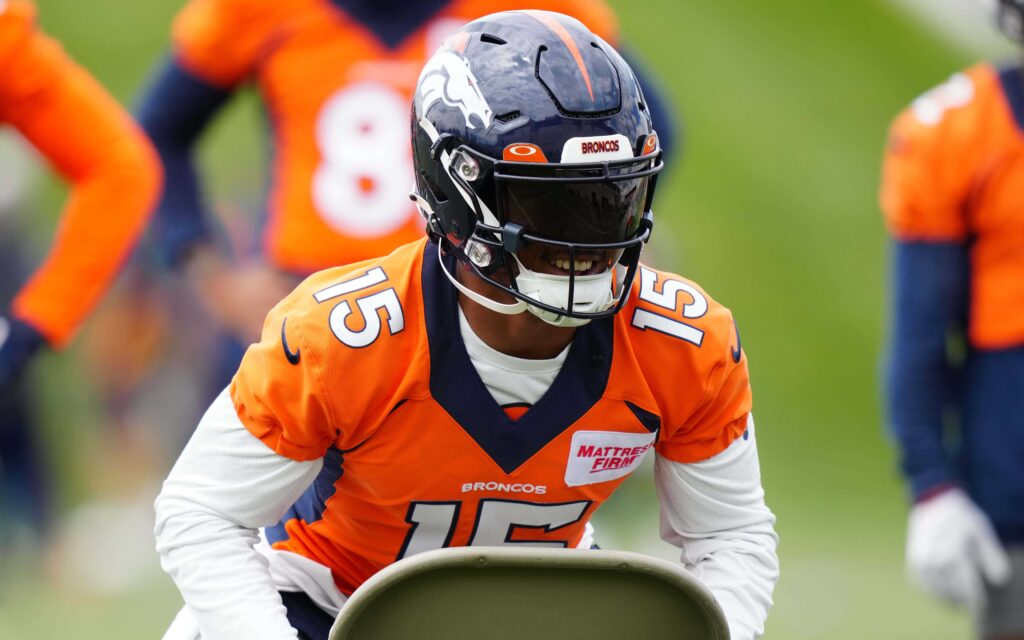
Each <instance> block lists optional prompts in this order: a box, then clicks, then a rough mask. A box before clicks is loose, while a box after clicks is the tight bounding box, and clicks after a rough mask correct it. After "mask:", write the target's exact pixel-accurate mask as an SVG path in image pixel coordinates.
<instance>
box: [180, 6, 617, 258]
mask: <svg viewBox="0 0 1024 640" xmlns="http://www.w3.org/2000/svg"><path fill="white" fill-rule="evenodd" d="M529 4H530V6H531V7H532V8H537V9H548V10H552V11H559V12H562V13H567V14H572V15H575V16H576V17H578V18H579V19H580V20H581V21H582V22H584V23H586V24H587V25H588V26H589V27H590V28H591V29H592V30H593V31H594V32H595V33H597V34H599V35H601V36H602V37H603V38H605V39H606V40H609V41H614V39H615V35H616V33H615V31H616V25H615V22H614V19H613V17H612V14H611V11H610V10H609V9H608V7H606V6H605V5H604V3H603V2H600V1H597V0H538V1H536V2H531V3H529ZM520 5H521V3H517V2H513V1H512V0H453V1H452V2H450V3H448V4H447V5H446V6H444V7H443V8H442V9H441V10H440V11H439V12H438V13H437V14H436V15H434V16H433V17H432V18H430V19H429V20H427V21H426V22H425V24H424V26H423V27H422V28H420V29H418V30H417V31H415V32H414V33H413V34H412V35H410V36H409V37H407V38H406V39H405V40H403V41H402V42H401V44H400V45H399V46H397V47H396V48H394V49H391V48H388V46H386V45H385V44H384V43H383V42H381V41H380V40H378V39H377V38H376V37H375V36H374V34H373V32H372V31H370V30H369V29H368V28H367V27H366V26H364V25H363V24H361V23H360V22H359V21H358V20H356V19H355V18H354V17H352V16H350V15H348V14H346V13H345V12H344V11H343V10H342V9H340V8H338V7H337V6H335V5H334V4H332V3H331V2H330V0H294V1H292V2H279V1H276V0H192V1H191V2H190V3H189V4H188V5H187V6H186V7H185V9H184V10H183V11H182V12H181V13H180V15H179V16H178V17H177V19H176V21H175V24H174V32H173V41H174V52H175V57H176V59H177V61H178V62H179V64H181V65H182V66H183V67H184V68H185V69H186V70H188V71H189V72H190V73H191V74H193V75H195V76H196V77H198V78H200V79H202V80H204V81H205V82H207V83H210V84H212V85H214V86H217V87H221V88H230V87H234V86H236V85H238V84H240V83H242V82H245V81H252V82H254V83H255V84H256V86H257V88H258V89H259V92H260V94H261V96H262V98H263V101H264V104H265V105H266V108H267V111H268V115H269V122H270V125H271V127H272V130H273V139H274V158H273V166H272V168H271V173H272V175H271V180H270V184H271V192H270V195H269V201H268V206H267V209H268V212H269V219H268V223H267V226H266V227H265V229H264V235H263V245H264V249H265V253H266V255H267V257H268V260H269V261H270V262H271V263H272V264H274V265H276V266H278V267H280V268H282V269H285V270H288V271H291V272H293V273H302V274H306V273H312V272H313V271H317V270H319V269H323V268H326V267H330V266H333V265H336V264H344V263H348V262H355V261H358V260H365V259H368V258H372V257H375V256H379V255H383V254H385V253H388V252H389V251H391V250H392V249H393V248H394V247H396V246H398V245H400V244H403V243H405V242H409V241H412V240H414V239H416V238H418V237H420V236H421V235H422V234H423V222H422V219H421V217H420V216H419V214H418V213H417V211H416V209H415V207H413V206H412V204H411V203H410V201H409V199H408V192H409V189H410V185H411V184H412V182H413V170H412V155H411V151H410V146H409V105H410V104H411V102H412V94H413V90H414V89H415V85H416V80H417V78H418V76H419V73H420V69H421V68H422V66H423V63H424V62H425V61H426V60H427V59H428V58H429V57H430V55H432V54H433V53H434V51H435V50H436V49H437V48H438V46H439V45H440V44H441V42H442V41H443V39H444V37H445V36H447V35H448V34H449V33H450V32H452V31H455V30H457V29H458V28H459V27H461V26H462V25H464V24H465V23H467V22H470V21H471V20H473V19H475V18H478V17H480V16H482V15H485V14H488V13H492V12H496V11H503V10H507V9H513V8H517V7H518V6H520Z"/></svg>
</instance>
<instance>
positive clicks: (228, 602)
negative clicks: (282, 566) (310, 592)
mask: <svg viewBox="0 0 1024 640" xmlns="http://www.w3.org/2000/svg"><path fill="white" fill-rule="evenodd" d="M156 538H157V551H158V552H159V554H160V565H161V566H162V567H163V569H164V571H166V572H167V573H168V574H169V575H170V576H171V578H172V579H173V580H174V583H175V584H176V585H177V587H178V590H179V591H180V592H181V595H182V597H183V598H184V600H185V604H187V605H188V606H189V608H190V609H191V610H192V613H193V615H194V616H195V618H196V620H197V621H198V623H199V627H200V629H201V631H202V635H203V638H204V640H217V639H224V640H230V639H234V638H254V639H257V640H263V639H266V640H283V639H285V638H297V637H298V636H297V634H296V632H295V630H294V629H293V628H292V627H291V625H289V624H288V620H287V617H286V614H285V609H284V605H283V604H282V603H281V598H280V596H279V595H278V593H277V589H276V588H275V587H274V584H273V582H272V580H271V578H270V574H269V573H268V571H267V567H266V561H265V560H263V558H262V557H261V556H259V554H258V553H256V551H254V550H253V545H255V544H256V542H257V541H258V535H257V532H256V530H254V529H249V528H246V527H241V526H239V525H237V524H235V523H233V522H230V521H228V520H226V519H225V518H224V517H222V516H219V515H217V514H214V513H205V512H204V511H203V508H202V506H201V505H196V504H192V503H189V501H188V500H187V499H184V498H182V497H181V496H175V495H162V496H161V502H160V503H159V506H158V520H157V528H156Z"/></svg>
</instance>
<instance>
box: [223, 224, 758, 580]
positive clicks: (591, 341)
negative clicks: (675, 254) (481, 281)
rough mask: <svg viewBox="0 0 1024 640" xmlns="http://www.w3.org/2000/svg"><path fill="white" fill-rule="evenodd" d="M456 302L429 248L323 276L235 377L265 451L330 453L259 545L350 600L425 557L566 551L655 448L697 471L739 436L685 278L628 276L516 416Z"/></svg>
mask: <svg viewBox="0 0 1024 640" xmlns="http://www.w3.org/2000/svg"><path fill="white" fill-rule="evenodd" d="M446 260H450V258H446ZM448 268H449V269H453V268H455V266H454V263H453V262H449V263H448ZM457 307H458V298H457V292H456V290H455V288H454V287H453V286H452V285H451V283H449V282H448V280H447V278H446V276H445V275H444V274H443V272H442V271H441V268H440V264H439V261H438V257H437V246H436V245H435V244H432V243H428V242H427V241H426V240H421V241H419V242H415V243H412V244H409V245H405V246H403V247H400V248H399V249H397V250H396V251H395V252H394V253H392V254H391V255H389V256H387V257H385V258H380V259H377V260H373V261H367V262H362V263H359V264H354V265H349V266H345V267H338V268H334V269H330V270H327V271H323V272H320V273H318V274H315V275H314V276H312V277H310V278H309V279H307V280H306V281H305V282H304V283H303V284H302V285H300V286H299V288H298V289H296V291H295V292H294V293H293V294H292V295H291V296H289V297H288V298H286V299H285V300H284V301H282V302H281V303H280V304H279V305H278V306H277V307H275V308H274V310H272V311H271V313H270V315H269V316H268V318H267V321H266V324H265V325H264V332H263V338H262V341H261V342H259V343H257V344H254V345H253V346H251V347H250V348H249V350H248V352H247V353H246V355H245V357H244V359H243V361H242V365H241V367H240V369H239V371H238V373H237V374H236V376H235V378H234V381H233V382H232V385H231V396H232V399H233V401H234V404H235V408H236V410H237V412H238V415H239V417H240V419H241V421H242V422H243V423H244V424H245V426H246V427H247V428H248V429H249V430H250V431H251V432H252V433H253V434H254V435H255V436H257V437H258V438H260V439H261V440H262V441H263V442H264V443H265V444H266V445H267V446H268V447H270V448H271V449H273V450H274V451H276V452H277V453H279V454H281V455H283V456H286V457H288V458H291V459H294V460H311V459H316V458H320V457H325V461H324V467H323V470H322V471H321V473H320V475H319V477H318V478H317V480H316V481H315V482H314V483H313V485H311V486H310V488H309V489H308V490H307V491H306V493H305V494H304V495H303V497H302V498H301V499H300V500H299V501H298V502H297V503H296V504H295V505H294V506H293V507H292V509H291V510H290V512H289V513H288V514H287V515H286V517H285V518H284V520H283V521H282V522H281V523H280V524H279V525H278V526H276V527H272V528H269V529H267V537H268V540H269V541H270V542H271V544H272V545H273V546H274V548H276V549H283V550H288V551H293V552H295V553H298V554H301V555H303V556H306V557H308V558H311V559H313V560H315V561H317V562H319V563H321V564H323V565H325V566H327V567H329V568H330V569H331V570H332V572H333V575H334V579H335V582H336V584H337V586H338V588H339V589H340V590H341V591H342V592H343V593H345V594H349V593H351V592H352V591H353V590H354V589H355V588H356V587H358V586H359V585H360V584H362V582H363V581H365V580H366V579H367V578H369V577H370V576H371V575H373V574H374V573H375V572H376V571H378V570H380V569H381V568H383V567H384V566H386V565H388V564H390V563H392V562H394V561H395V560H397V559H399V558H402V557H405V556H407V555H409V554H412V553H416V552H419V551H424V550H428V549H435V548H441V547H446V546H464V545H499V544H517V543H529V544H534V545H550V546H555V547H565V546H574V545H576V544H577V543H578V542H579V541H580V540H581V538H582V536H583V534H584V529H585V527H586V523H587V522H588V521H589V519H590V517H591V515H592V514H593V513H594V511H595V510H596V509H597V508H598V507H599V506H600V504H601V503H602V502H604V501H605V500H606V499H607V498H608V497H609V495H610V494H611V493H612V492H613V491H614V490H615V489H616V488H617V487H618V486H619V484H621V482H622V481H623V480H624V479H625V477H626V476H627V475H628V474H629V473H630V472H631V471H632V470H634V469H635V468H637V466H638V465H639V464H640V462H641V460H642V459H643V458H644V456H645V455H649V454H650V450H651V449H654V450H655V451H657V452H658V453H660V454H661V455H663V456H666V457H667V458H669V459H672V460H675V461H679V462H695V461H701V460H705V459H707V458H710V457H711V456H714V455H715V454H717V453H719V452H721V451H723V450H724V449H725V448H726V447H728V445H729V444H730V443H731V442H732V441H733V440H734V439H735V438H736V437H738V436H740V435H742V434H743V433H744V431H745V429H746V425H747V415H748V413H749V412H750V408H751V394H750V386H749V382H748V373H747V362H746V358H745V356H744V355H743V353H742V351H741V349H740V347H739V342H738V334H737V333H736V330H735V327H734V324H733V320H732V316H731V314H730V313H729V311H728V310H727V309H726V308H724V307H722V306H720V305H718V304H717V303H715V302H714V301H713V300H711V299H710V298H709V297H708V296H707V295H706V294H705V293H704V292H703V291H702V290H701V289H700V288H699V287H697V286H696V285H695V284H694V283H692V282H690V281H687V280H685V279H683V278H680V277H678V276H675V275H672V274H668V273H663V272H659V271H655V270H652V269H649V268H647V267H642V268H641V271H640V273H639V274H638V277H637V279H636V282H635V283H634V285H633V290H632V295H631V297H630V299H629V301H628V302H627V304H626V305H625V306H624V308H623V309H622V310H621V311H620V312H619V313H618V314H617V315H615V316H614V317H612V318H606V319H603V320H599V321H593V322H591V323H589V324H587V325H585V326H583V327H581V328H579V329H577V333H576V337H575V339H574V341H573V344H572V347H571V348H570V350H569V353H568V356H567V358H566V361H565V363H564V365H563V368H562V370H561V371H560V372H559V374H558V376H557V378H556V379H555V381H554V383H553V384H552V386H551V387H550V388H549V389H548V391H547V392H546V393H545V394H544V396H543V397H542V398H541V399H540V400H539V401H538V402H537V403H536V404H534V405H533V406H531V407H529V409H528V410H527V411H526V412H525V413H523V414H521V415H520V416H518V417H517V418H516V419H513V418H511V417H509V416H508V415H507V414H506V413H505V412H504V411H502V409H501V407H499V406H498V405H497V403H496V402H495V401H494V400H493V398H492V396H491V395H490V393H489V391H488V390H487V388H486V387H485V386H484V384H483V382H482V381H481V380H480V378H479V376H478V375H477V373H476V370H475V369H474V367H473V365H472V363H471V362H470V359H469V356H468V355H467V352H466V349H465V346H464V343H463V341H462V337H461V334H460V330H459V324H458V317H457Z"/></svg>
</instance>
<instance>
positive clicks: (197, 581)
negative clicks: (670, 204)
mask: <svg viewBox="0 0 1024 640" xmlns="http://www.w3.org/2000/svg"><path fill="white" fill-rule="evenodd" d="M406 132H407V135H408V134H409V133H411V134H412V139H413V146H414V166H415V168H416V174H415V175H416V183H415V187H414V189H415V191H414V193H413V198H414V199H415V201H416V202H417V205H418V207H419V208H420V209H421V210H422V212H423V214H424V216H425V217H427V218H428V228H429V239H428V238H426V237H421V239H420V240H418V241H415V242H412V243H409V244H406V245H403V246H401V247H399V248H398V249H396V250H394V251H393V252H392V253H390V254H389V255H387V256H386V257H381V258H378V259H375V260H371V261H367V262H362V263H358V264H354V265H348V266H343V267H335V268H331V269H326V270H323V271H320V272H318V273H316V274H314V275H313V276H311V277H309V278H308V279H307V280H306V281H304V282H303V283H302V284H301V285H299V287H298V288H297V289H296V290H295V291H294V292H293V293H292V294H290V295H289V296H288V297H287V298H286V299H284V300H283V301H282V302H280V303H279V304H278V305H277V306H276V307H275V308H274V309H273V311H271V313H270V315H269V316H268V318H267V321H266V323H265V324H264V330H263V335H262V339H261V340H260V341H259V342H258V343H257V344H254V345H252V346H251V347H250V348H249V350H248V351H247V352H246V354H245V356H244V358H243V360H242V364H241V367H240V368H239V370H238V372H237V374H236V375H235V377H234V379H233V381H232V384H231V386H230V387H229V389H225V390H224V391H223V392H222V393H221V394H220V395H219V396H218V397H217V399H216V400H214V402H213V404H212V405H211V407H210V409H209V411H208V412H207V413H206V415H205V416H204V417H203V418H202V420H201V421H200V423H199V426H198V428H197V429H196V432H195V434H194V435H193V437H192V439H191V440H190V442H189V444H188V445H187V446H186V448H185V450H184V452H183V453H182V455H181V457H180V458H179V459H178V462H177V464H176V465H175V467H174V469H173V470H172V471H171V473H170V475H169V476H168V479H167V481H166V482H165V483H164V486H163V490H162V491H161V494H160V497H159V498H158V499H157V502H156V506H157V524H156V531H155V532H156V537H157V548H158V550H159V552H160V554H161V560H162V565H163V567H164V569H165V570H166V571H167V572H168V573H169V574H170V575H171V576H172V577H173V578H174V580H175V583H176V584H177V586H178V588H179V590H180V591H181V593H182V595H183V597H184V600H185V604H186V607H185V608H184V609H182V611H181V613H180V614H179V615H178V617H177V618H176V620H175V622H174V623H173V625H172V627H171V628H170V629H169V630H168V632H167V634H166V635H165V638H166V639H167V640H172V639H173V640H195V639H196V638H198V637H202V638H204V639H206V640H216V639H218V638H236V637H245V638H252V639H254V640H255V639H263V638H266V639H268V640H269V639H272V638H273V639H282V640H283V639H284V638H296V637H298V638H308V639H312V640H323V639H324V638H326V637H327V633H328V629H329V628H330V626H331V622H332V620H333V617H334V616H335V615H336V614H337V612H338V611H339V609H340V607H342V606H343V604H344V603H345V601H346V597H347V596H348V595H349V594H351V593H352V591H353V590H354V589H356V588H357V587H358V586H359V585H360V584H361V583H363V582H364V581H365V580H366V579H367V578H369V577H370V576H372V575H373V574H375V573H376V572H377V571H379V570H380V569H382V568H384V567H385V566H387V565H389V564H391V563H392V562H395V561H396V560H398V559H400V558H403V557H406V556H408V555H412V554H415V553H418V552H421V551H425V550H428V549H439V548H442V547H447V546H467V545H468V546H474V545H481V546H488V545H501V544H510V545H534V546H543V547H554V548H564V547H570V548H582V549H586V548H589V547H590V546H591V545H592V544H593V537H594V535H593V528H592V527H591V525H590V519H591V517H592V516H593V514H594V511H595V510H596V509H597V508H598V507H599V506H600V505H601V504H603V503H604V502H605V500H606V499H608V498H609V497H610V496H611V495H612V493H613V492H615V491H616V490H617V489H618V488H619V486H620V485H621V483H622V482H623V481H624V480H625V479H626V477H627V476H629V475H630V474H631V472H633V471H634V470H636V469H637V468H639V467H640V466H641V462H642V460H643V459H644V457H645V456H646V455H647V454H648V453H650V457H652V458H654V459H655V462H654V478H655V484H656V486H657V489H658V497H659V499H660V504H661V507H662V511H661V514H662V520H661V532H662V536H663V537H664V539H665V540H666V541H667V542H670V543H672V544H674V545H676V546H677V547H680V548H681V549H682V554H681V556H677V557H679V558H680V560H681V562H682V563H683V564H684V565H685V566H686V568H687V569H688V570H690V571H692V572H693V573H694V575H695V576H697V577H698V578H699V579H700V580H701V581H703V582H704V584H705V585H707V587H708V588H709V589H710V590H711V591H712V592H713V593H714V595H715V597H716V598H717V600H718V602H719V603H720V604H721V606H722V608H723V610H724V612H725V615H726V618H727V619H728V623H729V627H730V629H731V637H732V638H733V639H734V640H751V639H752V638H755V637H758V636H759V635H761V634H762V633H763V631H764V623H765V619H766V617H767V614H768V610H769V608H770V606H771V596H772V591H773V589H774V585H775V581H776V579H777V577H778V558H777V556H776V552H775V549H776V543H777V537H776V535H775V531H774V527H773V525H774V521H775V518H774V516H773V515H772V513H771V511H770V510H769V509H768V508H767V506H765V503H764V492H763V490H762V487H761V478H760V471H759V463H758V458H757V446H756V437H755V430H754V423H753V419H752V417H751V413H750V412H751V405H752V397H751V390H750V383H749V375H748V369H747V360H746V358H745V357H744V355H743V352H742V350H741V349H740V346H739V339H738V336H737V333H736V329H735V325H734V323H733V318H732V314H731V313H730V312H729V311H728V309H726V308H725V307H723V306H721V305H720V304H718V303H716V302H715V301H713V300H712V299H711V298H709V297H708V296H707V295H706V294H705V293H704V292H703V291H702V290H701V289H700V288H699V287H698V286H696V285H695V284H693V283H692V282H690V281H688V280H685V279H683V278H680V277H679V276H675V275H673V274H671V273H667V272H661V271H655V270H654V269H651V268H648V267H646V266H644V265H641V263H640V254H641V249H642V246H643V244H644V243H646V242H647V240H648V239H649V237H650V234H651V229H652V227H653V213H652V211H651V204H652V200H653V196H654V192H655V185H654V181H655V177H656V174H657V173H658V172H659V171H660V170H661V168H662V166H663V165H662V163H661V156H660V153H659V148H658V143H657V135H656V134H655V133H654V130H653V128H652V126H651V118H650V114H649V112H648V106H647V104H646V100H645V99H644V96H643V93H642V91H641V88H640V86H639V84H638V82H637V81H636V79H635V77H634V76H633V73H632V71H631V70H630V68H629V66H628V65H627V64H626V63H625V62H624V61H623V60H622V58H621V57H620V56H619V55H618V54H617V53H616V52H615V51H614V50H613V49H612V48H611V47H610V46H609V45H608V44H607V43H605V42H604V41H602V40H600V39H599V38H597V37H596V36H595V35H594V34H592V33H591V32H590V31H589V30H588V29H587V28H586V27H584V26H583V25H582V24H581V23H580V22H578V21H577V20H574V19H572V18H570V17H568V16H565V15H561V14H555V13H550V12H545V11H535V10H530V11H512V12H504V13H496V14H492V15H487V16H484V17H482V18H480V19H478V20H476V21H474V22H472V23H470V24H469V25H466V26H465V27H464V29H463V30H462V31H458V32H456V33H454V34H452V35H451V36H450V37H449V38H448V40H446V44H445V46H443V47H441V48H440V49H438V50H437V52H436V53H435V54H434V55H433V56H432V57H431V58H430V59H429V61H428V62H427V64H426V65H425V67H424V69H423V71H422V73H421V74H420V76H419V81H418V84H417V85H416V90H415V98H414V100H413V111H412V127H411V130H410V129H409V128H407V129H406ZM650 522H651V527H652V529H653V526H654V517H653V513H651V514H650ZM260 528H263V530H262V531H257V530H258V529H260ZM261 537H262V539H261ZM254 546H255V548H254ZM677 553H678V551H677ZM496 606H502V605H501V603H496ZM395 615H402V613H401V612H400V611H396V612H395ZM495 635H501V634H500V631H496V634H495Z"/></svg>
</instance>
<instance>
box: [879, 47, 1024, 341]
mask: <svg viewBox="0 0 1024 640" xmlns="http://www.w3.org/2000/svg"><path fill="white" fill-rule="evenodd" d="M1022 127H1024V85H1022V80H1021V74H1020V69H1016V68H1015V69H1008V70H1006V71H1004V72H1002V73H1000V71H999V70H998V69H996V68H994V67H993V66H991V65H989V64H981V65H977V66H975V67H972V68H971V69H968V70H967V71H965V72H964V73H959V74H956V75H955V76H953V77H952V78H951V79H950V80H949V81H948V82H946V83H945V84H943V85H941V86H939V87H937V88H936V89H933V90H931V91H929V92H928V93H926V94H924V95H923V96H921V97H920V98H918V99H917V100H916V101H915V102H914V103H913V105H912V106H911V107H910V108H909V109H907V110H906V111H905V112H904V113H903V114H901V115H900V116H899V117H898V118H897V120H896V121H895V122H894V123H893V125H892V129H891V131H890V136H889V143H888V148H887V150H886V156H885V167H884V171H883V179H882V189H881V203H882V209H883V211H884V212H885V217H886V223H887V225H888V228H889V231H890V233H891V234H892V235H893V236H894V237H895V238H897V239H899V240H903V241H945V242H950V241H952V242H962V243H965V244H969V246H970V262H971V283H970V288H971V301H970V312H969V325H968V335H969V339H970V342H971V344H972V345H973V346H975V347H979V348H1003V347H1007V346H1013V345H1019V344H1024V207H1022V206H1021V200H1022V195H1021V194H1022V193H1024V135H1022Z"/></svg>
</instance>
